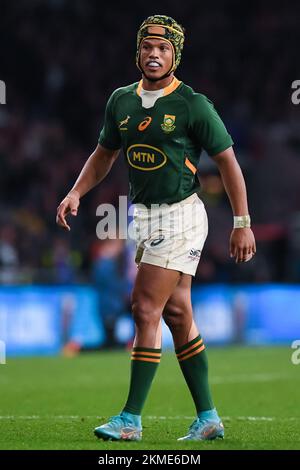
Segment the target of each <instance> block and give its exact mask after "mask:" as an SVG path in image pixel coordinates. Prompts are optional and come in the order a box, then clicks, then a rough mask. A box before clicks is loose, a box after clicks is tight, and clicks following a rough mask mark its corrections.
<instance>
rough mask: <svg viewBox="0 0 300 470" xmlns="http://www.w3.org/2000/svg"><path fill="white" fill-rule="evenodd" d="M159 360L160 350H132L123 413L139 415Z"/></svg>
mask: <svg viewBox="0 0 300 470" xmlns="http://www.w3.org/2000/svg"><path fill="white" fill-rule="evenodd" d="M160 358H161V349H151V348H141V347H140V348H133V350H132V354H131V378H130V388H129V394H128V398H127V402H126V405H125V407H124V409H123V411H127V412H128V413H132V414H135V415H140V414H141V412H142V409H143V406H144V403H145V401H146V398H147V395H148V392H149V390H150V387H151V384H152V380H153V378H154V375H155V372H156V370H157V367H158V365H159V363H160Z"/></svg>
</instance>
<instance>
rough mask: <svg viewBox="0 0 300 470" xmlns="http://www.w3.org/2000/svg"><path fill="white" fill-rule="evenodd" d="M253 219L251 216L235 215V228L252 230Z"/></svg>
mask: <svg viewBox="0 0 300 470" xmlns="http://www.w3.org/2000/svg"><path fill="white" fill-rule="evenodd" d="M250 227H251V219H250V215H234V216H233V228H250Z"/></svg>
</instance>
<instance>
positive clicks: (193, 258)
mask: <svg viewBox="0 0 300 470" xmlns="http://www.w3.org/2000/svg"><path fill="white" fill-rule="evenodd" d="M133 228H134V237H135V241H136V257H135V262H136V263H137V264H138V265H139V263H147V264H153V265H155V266H161V267H162V268H167V269H174V270H176V271H180V272H182V273H185V274H191V275H192V276H194V275H195V273H196V270H197V266H198V263H199V260H200V256H201V252H202V249H203V245H204V243H205V240H206V237H207V232H208V223H207V214H206V210H205V207H204V204H203V202H202V201H201V199H200V198H199V196H198V195H197V194H196V193H194V194H192V195H191V196H189V197H188V198H186V199H183V200H182V201H180V202H176V203H174V204H169V205H167V204H161V205H152V207H151V208H146V207H145V206H143V205H140V204H137V205H136V206H135V208H134V215H133Z"/></svg>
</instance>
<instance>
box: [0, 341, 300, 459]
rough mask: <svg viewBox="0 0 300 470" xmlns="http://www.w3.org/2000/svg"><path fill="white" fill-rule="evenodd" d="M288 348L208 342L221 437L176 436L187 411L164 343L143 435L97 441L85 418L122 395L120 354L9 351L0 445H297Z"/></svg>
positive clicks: (294, 374) (112, 408)
mask: <svg viewBox="0 0 300 470" xmlns="http://www.w3.org/2000/svg"><path fill="white" fill-rule="evenodd" d="M291 352H292V350H291V349H290V348H289V347H288V346H287V347H278V348H274V347H273V348H253V349H252V348H239V347H234V348H227V349H224V348H220V349H218V348H215V349H213V348H209V359H210V377H211V382H212V390H213V396H214V400H215V403H216V405H217V407H218V411H219V414H220V415H221V416H222V417H223V418H224V425H225V431H226V438H225V439H224V441H220V440H218V441H213V442H194V443H187V442H177V441H176V439H177V438H178V437H180V436H182V435H184V434H185V433H186V431H187V428H188V426H189V424H190V423H191V420H192V419H193V416H194V408H193V404H192V400H191V398H190V395H189V393H188V391H187V388H186V386H185V383H184V380H183V377H182V375H181V372H180V369H179V366H178V364H177V362H176V360H175V357H174V355H173V354H171V353H164V355H163V358H162V362H161V365H160V367H159V370H158V373H157V376H156V378H155V381H154V384H153V387H152V390H151V393H150V396H149V398H148V400H147V404H146V407H145V410H144V415H143V427H144V431H143V441H142V442H139V443H138V442H133V443H129V442H103V441H98V440H97V439H96V438H95V437H94V435H93V428H94V427H95V426H96V425H99V423H103V422H105V420H106V419H107V417H109V416H111V415H113V414H117V413H118V412H119V411H120V409H121V407H122V405H123V404H124V401H125V399H126V395H127V389H128V376H129V362H130V361H129V354H128V353H126V352H99V353H93V354H81V355H79V356H78V357H75V358H72V359H68V358H63V357H54V358H22V359H10V358H8V361H7V364H6V365H1V366H0V391H1V392H0V393H1V400H0V449H97V450H101V449H103V450H104V449H105V450H107V449H110V450H112V449H122V450H124V449H141V450H144V449H156V450H159V449H163V450H167V449H170V450H177V449H197V450H199V449H300V433H299V429H300V398H299V387H300V365H299V366H295V365H293V364H292V363H291V360H290V357H291Z"/></svg>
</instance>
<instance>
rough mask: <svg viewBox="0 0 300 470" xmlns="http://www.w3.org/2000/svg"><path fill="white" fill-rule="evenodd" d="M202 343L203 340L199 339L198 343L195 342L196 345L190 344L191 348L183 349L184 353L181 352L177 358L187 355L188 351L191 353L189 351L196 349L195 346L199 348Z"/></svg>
mask: <svg viewBox="0 0 300 470" xmlns="http://www.w3.org/2000/svg"><path fill="white" fill-rule="evenodd" d="M202 343H203V339H199V341H197V343H194V344H192V346H190V347H189V348H187V349H185V351H182V352H181V353H179V354H176V356H177V358H178V359H180V358H181V357H182V356H185V354H186V353H188V352H189V351H191V349H194V348H196V347H197V346H200V344H202Z"/></svg>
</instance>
